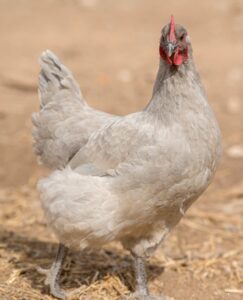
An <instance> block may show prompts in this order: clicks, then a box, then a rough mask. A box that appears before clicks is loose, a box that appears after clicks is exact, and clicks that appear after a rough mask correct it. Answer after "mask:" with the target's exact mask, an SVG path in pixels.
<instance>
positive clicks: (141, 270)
mask: <svg viewBox="0 0 243 300" xmlns="http://www.w3.org/2000/svg"><path fill="white" fill-rule="evenodd" d="M134 268H135V276H136V281H137V289H136V291H135V293H134V294H132V295H131V297H129V298H130V299H138V300H173V299H172V298H168V297H165V296H152V295H150V293H149V289H148V285H147V275H146V270H145V261H144V259H143V258H142V257H139V256H135V257H134Z"/></svg>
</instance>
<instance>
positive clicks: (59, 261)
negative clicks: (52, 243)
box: [37, 244, 68, 300]
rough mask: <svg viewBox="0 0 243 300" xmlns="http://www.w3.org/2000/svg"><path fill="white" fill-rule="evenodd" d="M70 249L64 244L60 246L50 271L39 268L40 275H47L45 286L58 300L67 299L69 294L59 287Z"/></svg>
mask: <svg viewBox="0 0 243 300" xmlns="http://www.w3.org/2000/svg"><path fill="white" fill-rule="evenodd" d="M67 251H68V248H66V247H65V246H64V245H63V244H59V247H58V250H57V254H56V258H55V261H54V262H53V264H52V266H51V268H50V269H43V268H40V267H39V268H37V271H38V272H39V273H40V274H44V275H46V279H45V285H47V286H49V288H50V292H51V294H52V295H53V296H54V297H56V298H58V299H63V300H65V299H67V297H68V294H67V293H66V292H64V291H63V290H62V289H61V288H60V286H59V279H60V274H61V271H62V266H63V262H64V259H65V256H66V254H67Z"/></svg>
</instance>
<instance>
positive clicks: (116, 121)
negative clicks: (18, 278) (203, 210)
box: [34, 17, 221, 300]
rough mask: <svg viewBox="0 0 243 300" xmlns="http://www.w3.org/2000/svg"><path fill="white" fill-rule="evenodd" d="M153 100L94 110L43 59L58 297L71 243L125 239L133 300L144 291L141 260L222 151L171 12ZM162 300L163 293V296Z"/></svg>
mask: <svg viewBox="0 0 243 300" xmlns="http://www.w3.org/2000/svg"><path fill="white" fill-rule="evenodd" d="M159 50H160V51H159V52H160V65H159V70H158V74H157V78H156V81H155V84H154V88H153V93H152V98H151V100H150V102H149V103H148V105H147V106H146V107H145V108H144V109H143V110H142V111H139V112H136V113H132V114H129V115H126V116H124V117H118V116H112V115H108V114H105V113H102V112H99V111H96V110H93V109H91V108H90V107H88V106H87V104H86V103H85V102H84V100H83V98H82V96H81V94H80V92H79V89H78V86H77V83H76V82H75V81H74V79H73V77H72V75H71V74H70V72H69V71H68V70H67V69H66V68H65V67H64V66H63V65H62V64H61V63H60V61H59V60H58V59H57V58H56V57H55V56H54V55H53V54H51V53H50V52H45V53H44V54H43V55H42V58H41V67H42V70H41V75H40V96H41V107H42V110H41V112H40V113H39V115H37V117H36V116H35V117H34V124H35V126H36V127H35V129H34V139H35V149H36V153H37V154H38V155H40V156H41V159H42V161H43V162H44V163H46V164H48V165H50V166H53V167H55V168H59V167H62V168H60V169H59V170H55V171H54V172H53V173H51V174H50V175H49V176H48V177H47V178H44V179H41V180H40V182H39V184H38V188H39V191H40V198H41V201H42V206H43V208H44V211H45V214H46V217H47V220H48V223H49V225H50V226H51V228H52V229H53V231H54V232H55V234H56V236H57V237H58V240H59V241H60V244H59V249H58V253H57V256H56V259H55V261H54V263H53V265H52V267H51V268H50V270H42V273H45V274H46V275H47V280H46V283H47V284H49V286H50V292H51V294H52V295H54V296H55V297H57V298H60V299H65V298H66V297H67V293H66V292H64V291H63V290H62V289H61V288H60V287H59V284H58V281H59V277H60V271H61V267H62V264H63V261H64V258H65V255H66V253H67V251H68V249H69V248H71V249H78V250H83V249H85V248H86V247H94V248H97V247H101V246H102V245H104V244H106V243H108V242H111V241H120V242H121V243H122V244H123V246H124V247H125V248H126V249H128V250H129V251H130V252H131V254H132V255H133V257H134V264H135V274H136V280H137V290H136V291H135V293H134V294H133V297H134V298H136V299H146V300H148V299H157V298H156V297H154V296H151V295H150V293H149V290H148V287H147V280H146V272H145V267H144V265H145V259H146V258H147V257H149V256H150V255H152V254H153V253H154V251H155V250H156V249H157V248H158V246H159V245H160V244H161V242H162V241H163V240H164V238H165V237H166V236H167V235H168V233H169V232H170V231H171V230H172V229H173V228H174V226H175V225H176V224H177V223H178V222H179V221H180V219H181V218H182V217H183V216H184V214H185V212H186V210H187V209H188V208H189V206H190V205H191V204H192V203H193V202H194V201H195V200H196V199H197V198H198V197H199V195H200V194H202V192H203V191H204V190H205V189H206V188H207V187H208V185H209V183H210V182H211V180H212V177H213V175H214V173H215V170H216V167H217V165H218V161H219V158H220V154H221V137H220V130H219V127H218V124H217V122H216V119H215V117H214V114H213V112H212V110H211V108H210V107H209V104H208V102H207V98H206V95H205V93H204V90H203V87H202V84H201V81H200V77H199V75H198V73H197V71H196V69H195V65H194V62H193V57H192V47H191V42H190V39H189V36H188V33H187V30H186V29H185V28H184V27H182V26H181V25H178V24H175V23H174V19H173V17H171V20H170V23H169V24H167V25H166V26H165V27H164V28H163V29H162V35H161V39H160V47H159ZM158 299H166V298H165V297H164V296H160V297H158Z"/></svg>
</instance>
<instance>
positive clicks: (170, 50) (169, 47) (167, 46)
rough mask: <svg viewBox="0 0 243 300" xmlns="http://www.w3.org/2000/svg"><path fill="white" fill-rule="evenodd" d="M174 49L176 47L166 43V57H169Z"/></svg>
mask: <svg viewBox="0 0 243 300" xmlns="http://www.w3.org/2000/svg"><path fill="white" fill-rule="evenodd" d="M175 49H176V45H175V44H174V43H171V42H168V44H167V45H166V50H167V55H168V56H169V57H171V55H172V54H173V53H174V51H175Z"/></svg>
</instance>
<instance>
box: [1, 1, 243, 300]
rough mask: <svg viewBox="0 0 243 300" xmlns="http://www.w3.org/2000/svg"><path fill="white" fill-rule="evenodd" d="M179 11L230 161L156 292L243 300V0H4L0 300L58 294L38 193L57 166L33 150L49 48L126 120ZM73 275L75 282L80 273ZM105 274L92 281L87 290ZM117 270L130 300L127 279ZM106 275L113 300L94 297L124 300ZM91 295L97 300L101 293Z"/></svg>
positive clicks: (143, 97) (164, 254)
mask: <svg viewBox="0 0 243 300" xmlns="http://www.w3.org/2000/svg"><path fill="white" fill-rule="evenodd" d="M171 13H173V14H174V16H175V20H176V22H177V23H180V24H183V25H184V26H185V27H186V28H187V29H188V31H189V34H190V37H191V40H192V44H193V49H194V58H195V61H196V65H197V67H198V69H199V71H200V74H201V77H202V79H203V82H204V86H205V88H206V90H207V94H208V97H209V100H210V103H211V105H212V107H213V109H214V111H215V114H216V116H217V118H218V121H219V123H220V126H221V129H222V132H223V139H224V156H223V159H222V163H221V166H220V169H219V171H218V173H217V175H216V178H215V180H214V182H213V184H212V185H211V187H210V188H209V190H208V191H207V192H206V193H205V194H204V195H203V196H202V197H201V198H200V200H199V201H198V202H197V203H196V204H195V205H194V206H193V208H192V209H191V210H190V211H189V213H188V215H187V217H186V219H185V220H184V221H183V222H182V223H181V224H180V225H179V226H178V228H177V229H176V231H175V232H174V234H173V235H172V237H170V239H169V240H168V241H167V242H166V243H165V246H164V247H162V249H161V251H159V254H158V255H157V261H156V263H155V264H156V265H157V266H158V265H161V268H162V267H165V269H164V271H163V272H159V273H158V274H157V275H158V276H151V277H154V278H152V279H151V280H152V281H151V287H152V289H154V290H155V291H157V292H159V291H160V289H161V288H163V287H164V289H165V291H166V293H167V294H168V295H170V296H174V297H175V299H176V300H191V299H207V300H210V299H220V300H222V299H242V297H243V269H242V266H243V265H242V263H243V253H242V251H243V241H242V238H243V236H242V232H243V231H242V229H243V219H242V216H243V55H242V53H243V1H242V0H221V1H210V0H204V1H198V2H195V1H192V0H181V1H176V0H171V1H162V0H153V1H149V0H123V1H114V0H79V1H78V0H77V1H74V0H73V1H72V0H70V1H67V0H66V1H65V0H49V1H48V0H45V1H31V0H19V1H17V0H9V1H7V0H0V53H1V59H0V154H1V155H0V224H1V225H0V230H1V231H0V270H1V269H2V272H1V273H0V295H1V299H52V298H51V297H48V296H45V295H44V294H41V286H43V277H42V276H41V275H38V274H37V273H36V272H35V271H33V266H34V265H35V264H41V263H42V262H43V259H46V262H47V265H48V264H50V263H51V260H52V256H53V255H54V252H55V244H50V243H51V242H50V241H54V239H53V237H52V235H51V233H50V232H49V231H48V230H47V229H46V227H45V220H44V219H43V217H42V213H41V210H40V207H39V202H38V196H37V194H36V192H35V184H36V181H37V178H39V177H40V176H41V174H43V173H45V172H46V171H45V170H43V168H42V167H40V166H38V165H37V162H36V157H35V156H34V155H33V154H32V147H31V113H32V112H33V111H36V110H37V109H38V97H37V76H38V71H39V66H38V62H37V60H38V57H39V55H40V53H41V52H42V51H43V50H45V49H47V48H48V49H50V50H52V51H54V52H55V53H56V54H57V55H58V56H59V57H60V58H61V60H62V61H63V62H64V63H65V64H66V65H67V66H68V67H69V68H70V69H71V70H72V72H73V74H74V76H75V78H76V79H77V80H78V82H79V83H80V85H81V89H82V92H83V94H84V96H85V98H86V99H87V101H88V102H89V104H91V105H93V106H95V107H97V108H99V109H102V110H105V111H108V112H113V113H117V114H126V113H129V112H133V111H136V110H138V109H141V108H142V107H144V105H145V104H146V103H147V101H148V100H149V98H150V95H151V89H152V85H153V80H154V77H155V74H156V71H157V66H158V61H159V55H158V41H159V38H160V30H161V28H162V27H163V25H165V24H166V23H167V22H168V20H169V17H170V15H171ZM37 236H38V238H37ZM44 241H45V242H44ZM48 245H50V246H48ZM48 247H49V248H48ZM110 247H114V251H118V252H117V253H119V257H118V258H116V259H115V262H116V263H117V264H119V262H120V261H121V262H122V260H124V255H125V254H124V253H125V252H124V253H123V251H122V250H121V249H119V248H117V246H116V245H115V246H110ZM108 248H109V247H108ZM44 249H48V250H46V251H45V252H46V254H45V255H46V256H44V257H43V251H44ZM112 249H113V248H112ZM42 250H43V251H42ZM163 250H164V251H163ZM33 251H34V252H36V253H37V254H36V253H35V254H33ZM38 255H39V256H38ZM87 255H88V254H87ZM92 255H94V257H93V259H95V255H97V254H95V253H92ZM36 257H37V258H36ZM105 259H106V258H104V263H105ZM97 264H98V263H97ZM72 267H73V266H72ZM85 267H86V268H87V269H90V268H89V265H86V266H85ZM98 268H100V273H102V270H103V269H102V266H101V265H99V264H98ZM151 268H152V267H151ZM103 271H104V270H103ZM67 272H69V273H68V274H70V276H69V277H70V279H69V280H73V282H75V278H76V279H77V278H79V277H80V276H81V275H80V274H81V273H80V274H79V275H77V274H76V273H75V274H76V275H75V274H73V273H72V272H73V271H72V269H68V270H67ZM77 272H81V271H80V270H79V268H77ZM92 272H93V273H92ZM94 273H95V269H93V270H92V269H91V270H90V273H89V275H87V276H90V277H87V278H88V279H87V280H86V281H87V282H86V285H87V286H89V285H90V284H91V281H90V280H91V279H90V278H91V277H92V276H93V275H94ZM108 273H109V272H108ZM111 273H112V272H111ZM153 273H156V271H155V270H154V272H153V270H152V271H151V274H153ZM26 274H27V275H26ZM92 274H93V275H92ZM109 274H110V273H109ZM109 274H108V275H107V276H110V277H109V278H114V277H116V276H117V278H118V279H119V280H120V281H121V286H122V287H119V288H120V289H121V293H123V292H124V293H126V292H127V290H128V287H127V286H126V282H125V283H124V284H122V283H123V281H122V279H121V277H119V275H118V274H117V273H112V274H110V275H109ZM75 276H76V277H75ZM85 276H86V275H85ZM124 276H125V275H124ZM124 276H123V277H124ZM81 277H82V276H81ZM123 277H122V278H123ZM125 277H126V276H125ZM73 278H74V279H73ZM104 278H106V277H102V280H101V281H100V282H99V284H100V285H99V287H101V290H102V287H103V290H104V291H103V292H102V293H103V294H102V293H101V292H100V294H99V292H97V291H98V290H97V289H96V285H95V287H94V288H93V290H94V291H95V296H90V297H92V298H91V299H117V298H119V293H118V292H117V293H116V292H114V289H119V288H118V286H116V284H115V287H116V288H114V289H113V288H112V287H110V286H108V285H106V286H105V282H106V281H105V280H104ZM124 280H125V281H126V279H124ZM163 281H164V285H163ZM64 284H65V282H64ZM92 284H98V283H97V282H96V281H95V283H92ZM102 284H103V285H102ZM66 285H67V286H68V283H67V282H66ZM113 285H114V283H113ZM113 285H112V284H111V286H113ZM71 286H72V284H71ZM74 286H75V285H74ZM77 286H79V284H78V285H77ZM175 287H176V288H175ZM91 290H92V289H91ZM85 295H86V296H85V298H84V299H88V297H89V295H92V292H90V294H89V292H87V294H85ZM109 295H112V296H109ZM99 297H100V298H99ZM109 297H110V298H109ZM116 297H117V298H116ZM80 299H81V298H80Z"/></svg>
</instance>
